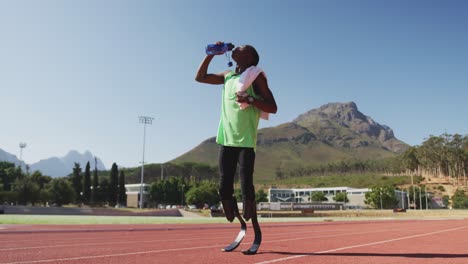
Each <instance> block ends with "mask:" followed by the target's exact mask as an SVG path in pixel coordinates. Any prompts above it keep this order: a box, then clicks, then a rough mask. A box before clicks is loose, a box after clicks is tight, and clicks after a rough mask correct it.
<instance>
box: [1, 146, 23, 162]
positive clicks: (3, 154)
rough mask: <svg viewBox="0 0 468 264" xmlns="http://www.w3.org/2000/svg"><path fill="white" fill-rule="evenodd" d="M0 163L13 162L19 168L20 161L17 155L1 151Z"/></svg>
mask: <svg viewBox="0 0 468 264" xmlns="http://www.w3.org/2000/svg"><path fill="white" fill-rule="evenodd" d="M0 161H7V162H11V163H14V164H16V165H17V166H18V164H19V159H18V158H17V157H16V156H15V155H13V154H11V153H8V152H6V151H4V150H3V149H0Z"/></svg>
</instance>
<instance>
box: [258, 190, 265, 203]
mask: <svg viewBox="0 0 468 264" xmlns="http://www.w3.org/2000/svg"><path fill="white" fill-rule="evenodd" d="M255 202H256V203H261V202H268V194H267V193H266V192H265V191H264V190H263V189H260V190H258V191H257V194H255Z"/></svg>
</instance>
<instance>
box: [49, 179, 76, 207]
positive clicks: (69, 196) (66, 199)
mask: <svg viewBox="0 0 468 264" xmlns="http://www.w3.org/2000/svg"><path fill="white" fill-rule="evenodd" d="M50 193H51V196H52V197H51V199H52V203H55V204H57V205H58V206H62V205H64V204H69V203H71V202H73V201H75V193H76V191H75V190H74V188H73V187H72V185H71V184H70V182H69V181H67V180H65V179H64V178H57V179H53V180H52V183H51V188H50Z"/></svg>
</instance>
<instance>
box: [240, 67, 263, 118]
mask: <svg viewBox="0 0 468 264" xmlns="http://www.w3.org/2000/svg"><path fill="white" fill-rule="evenodd" d="M260 73H262V74H263V76H265V79H266V74H265V72H264V71H263V70H262V69H261V68H260V67H257V66H250V67H249V68H247V69H246V70H245V71H244V72H243V73H242V74H241V75H240V77H239V82H238V83H237V94H239V95H243V94H244V93H246V92H245V91H246V90H247V88H249V87H250V85H252V83H253V82H254V81H255V79H257V77H258V75H259V74H260ZM249 106H250V105H249V104H248V103H239V107H240V109H245V108H247V107H249ZM269 115H270V114H269V113H267V112H264V111H261V113H260V118H262V119H265V120H268V118H269Z"/></svg>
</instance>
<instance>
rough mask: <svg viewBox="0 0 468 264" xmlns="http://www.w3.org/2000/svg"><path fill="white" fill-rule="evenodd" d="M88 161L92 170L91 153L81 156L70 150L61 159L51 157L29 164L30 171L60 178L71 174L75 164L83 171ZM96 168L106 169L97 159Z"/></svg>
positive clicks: (92, 157) (92, 160)
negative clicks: (78, 164)
mask: <svg viewBox="0 0 468 264" xmlns="http://www.w3.org/2000/svg"><path fill="white" fill-rule="evenodd" d="M88 161H89V163H90V165H91V168H92V169H94V155H93V154H92V153H91V152H89V151H85V152H84V153H83V154H81V153H79V152H78V151H75V150H72V151H70V152H68V154H67V155H65V156H64V157H62V158H57V157H52V158H48V159H45V160H40V161H39V162H36V163H34V164H31V165H30V168H31V169H30V170H31V171H36V170H38V171H40V172H42V173H43V174H45V175H49V176H52V177H62V176H66V175H68V174H70V173H72V171H73V168H74V167H75V162H77V163H80V165H81V169H82V171H84V169H85V167H86V163H87V162H88ZM97 168H98V170H105V169H106V168H105V166H104V163H102V161H101V159H99V158H97Z"/></svg>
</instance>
